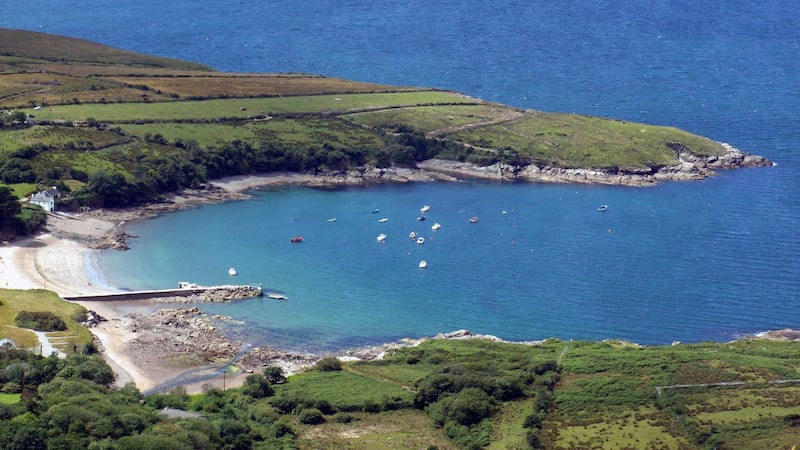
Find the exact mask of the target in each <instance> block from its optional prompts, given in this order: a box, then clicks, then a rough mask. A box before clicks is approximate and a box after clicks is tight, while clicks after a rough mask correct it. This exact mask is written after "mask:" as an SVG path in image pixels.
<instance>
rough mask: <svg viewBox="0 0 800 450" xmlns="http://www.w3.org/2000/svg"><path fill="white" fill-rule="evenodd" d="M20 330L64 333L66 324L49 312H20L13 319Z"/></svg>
mask: <svg viewBox="0 0 800 450" xmlns="http://www.w3.org/2000/svg"><path fill="white" fill-rule="evenodd" d="M14 321H15V322H16V324H17V326H18V327H20V328H30V329H32V330H36V331H64V330H66V329H67V324H66V322H64V321H63V320H62V319H61V318H60V317H58V316H57V315H55V314H53V313H51V312H49V311H20V312H19V314H17V317H16V319H14Z"/></svg>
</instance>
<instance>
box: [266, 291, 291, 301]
mask: <svg viewBox="0 0 800 450" xmlns="http://www.w3.org/2000/svg"><path fill="white" fill-rule="evenodd" d="M267 298H271V299H273V300H286V299H287V298H288V297H287V296H285V295H283V294H278V293H277V292H267Z"/></svg>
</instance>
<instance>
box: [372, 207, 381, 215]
mask: <svg viewBox="0 0 800 450" xmlns="http://www.w3.org/2000/svg"><path fill="white" fill-rule="evenodd" d="M379 212H381V210H380V209H378V208H375V209H373V210H372V214H378V213H379Z"/></svg>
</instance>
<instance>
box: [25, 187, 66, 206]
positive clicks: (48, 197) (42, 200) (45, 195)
mask: <svg viewBox="0 0 800 450" xmlns="http://www.w3.org/2000/svg"><path fill="white" fill-rule="evenodd" d="M58 197H61V192H58V189H56V187H55V186H53V187H51V188H50V189H48V190H46V191H41V192H37V193H35V194H33V195H32V196H31V203H33V204H34V205H39V206H41V207H42V209H43V210H45V211H47V212H50V211H53V210H54V209H56V198H58Z"/></svg>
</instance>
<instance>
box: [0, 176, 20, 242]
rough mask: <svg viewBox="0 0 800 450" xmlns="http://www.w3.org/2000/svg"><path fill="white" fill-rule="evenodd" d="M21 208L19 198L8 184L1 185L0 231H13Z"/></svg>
mask: <svg viewBox="0 0 800 450" xmlns="http://www.w3.org/2000/svg"><path fill="white" fill-rule="evenodd" d="M20 210H21V206H20V204H19V198H18V197H17V196H16V195H14V193H13V192H11V189H10V188H8V187H7V186H0V232H2V231H11V230H13V226H14V224H15V223H16V220H17V219H16V218H15V217H14V216H16V215H17V214H18V213H19V212H20Z"/></svg>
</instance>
